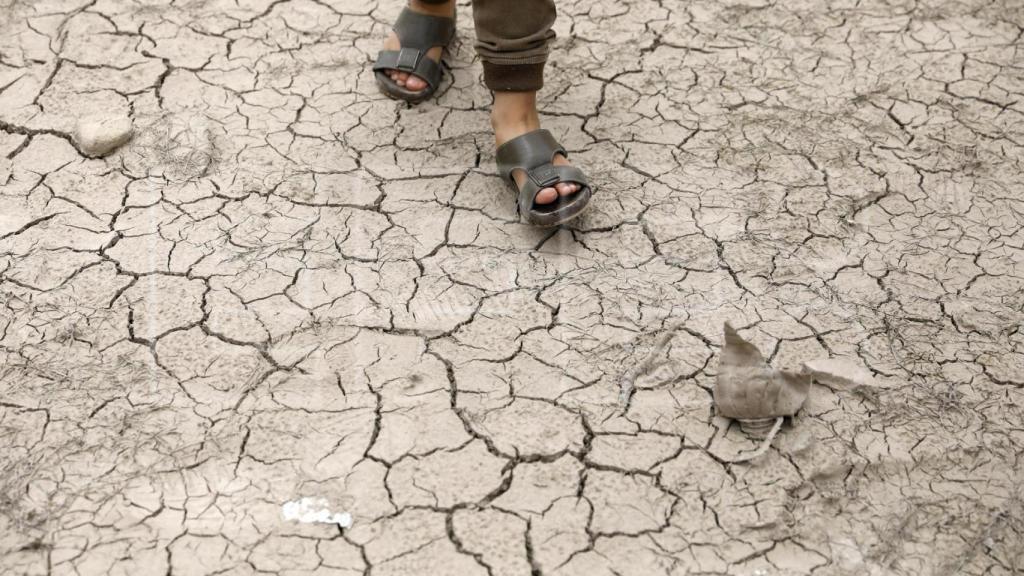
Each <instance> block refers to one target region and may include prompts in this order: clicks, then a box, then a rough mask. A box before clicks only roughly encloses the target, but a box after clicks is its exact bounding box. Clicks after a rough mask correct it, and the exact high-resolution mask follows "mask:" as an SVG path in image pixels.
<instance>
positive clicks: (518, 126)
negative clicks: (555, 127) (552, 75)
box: [491, 92, 540, 142]
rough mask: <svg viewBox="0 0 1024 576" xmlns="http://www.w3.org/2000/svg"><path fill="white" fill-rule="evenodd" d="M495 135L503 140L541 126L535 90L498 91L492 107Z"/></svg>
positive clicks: (500, 140)
mask: <svg viewBox="0 0 1024 576" xmlns="http://www.w3.org/2000/svg"><path fill="white" fill-rule="evenodd" d="M491 127H492V128H494V136H495V138H496V139H497V140H498V141H499V142H503V141H505V140H508V139H510V138H513V137H515V136H518V135H520V134H523V133H525V132H529V131H531V130H536V129H537V128H540V116H539V115H538V114H537V102H536V93H535V92H498V93H496V94H495V95H494V107H493V108H492V109H491Z"/></svg>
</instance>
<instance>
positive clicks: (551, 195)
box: [534, 188, 558, 204]
mask: <svg viewBox="0 0 1024 576" xmlns="http://www.w3.org/2000/svg"><path fill="white" fill-rule="evenodd" d="M556 198H558V192H557V191H556V190H555V189H554V188H542V189H541V191H540V192H537V196H535V197H534V200H536V202H537V204H551V203H552V202H554V201H555V199H556Z"/></svg>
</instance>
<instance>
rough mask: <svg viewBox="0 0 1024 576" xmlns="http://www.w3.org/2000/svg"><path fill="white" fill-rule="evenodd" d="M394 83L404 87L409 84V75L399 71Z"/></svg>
mask: <svg viewBox="0 0 1024 576" xmlns="http://www.w3.org/2000/svg"><path fill="white" fill-rule="evenodd" d="M395 82H397V83H398V85H399V86H405V85H406V84H408V83H409V73H408V72H401V71H399V72H398V79H397V80H396V81H395Z"/></svg>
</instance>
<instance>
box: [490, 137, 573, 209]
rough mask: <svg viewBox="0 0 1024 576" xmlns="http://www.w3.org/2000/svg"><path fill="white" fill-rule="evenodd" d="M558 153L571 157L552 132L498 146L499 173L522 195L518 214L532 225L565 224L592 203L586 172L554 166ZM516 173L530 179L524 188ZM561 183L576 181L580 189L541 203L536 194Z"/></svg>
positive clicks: (496, 156) (496, 158)
mask: <svg viewBox="0 0 1024 576" xmlns="http://www.w3.org/2000/svg"><path fill="white" fill-rule="evenodd" d="M555 154H561V155H562V156H564V157H566V158H568V157H569V155H568V154H567V153H566V151H565V148H563V147H562V145H561V144H559V143H558V141H557V140H555V137H554V136H552V135H551V132H548V131H547V130H543V129H541V130H534V131H533V132H527V133H526V134H523V135H522V136H518V137H516V138H513V139H511V140H509V141H508V142H505V143H504V144H502V145H501V146H499V147H498V151H497V152H496V153H495V160H496V161H497V164H498V173H499V174H501V177H502V178H503V179H504V180H505V181H506V182H507V183H508V184H509V185H510V186H511V187H512V189H513V190H515V191H517V192H518V193H519V214H520V215H521V216H522V217H523V218H525V219H526V221H527V222H529V223H530V224H537V225H540V226H557V225H559V224H564V223H565V222H568V221H569V220H572V219H573V218H575V217H577V216H579V215H580V214H581V213H582V212H583V210H584V209H585V208H586V207H587V205H588V204H589V203H590V197H591V195H592V190H591V188H590V184H588V183H587V177H586V176H585V175H584V174H583V171H582V170H580V169H579V168H576V167H575V166H556V165H554V164H552V163H551V162H552V160H554V158H555ZM516 170H522V171H523V172H525V173H526V176H527V178H526V181H525V182H524V183H523V187H522V189H520V188H519V187H518V186H516V181H515V179H514V178H513V177H512V175H513V173H514V172H515V171H516ZM559 182H575V183H577V184H579V185H580V189H579V190H578V191H576V192H575V193H573V194H569V195H567V196H562V195H559V196H558V199H557V200H555V201H554V202H551V203H550V204H538V203H537V200H536V198H537V192H540V191H541V189H543V188H550V187H552V186H554V185H555V184H558V183H559Z"/></svg>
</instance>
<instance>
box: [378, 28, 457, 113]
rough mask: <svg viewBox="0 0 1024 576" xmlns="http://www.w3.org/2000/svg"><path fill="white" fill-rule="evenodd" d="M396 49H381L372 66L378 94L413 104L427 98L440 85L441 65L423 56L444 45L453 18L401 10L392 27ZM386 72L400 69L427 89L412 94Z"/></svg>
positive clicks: (451, 31)
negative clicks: (378, 88)
mask: <svg viewBox="0 0 1024 576" xmlns="http://www.w3.org/2000/svg"><path fill="white" fill-rule="evenodd" d="M393 29H394V31H395V34H396V35H397V36H398V41H399V42H400V43H401V44H402V48H401V49H400V50H381V51H380V53H379V54H378V55H377V61H376V62H375V63H374V64H373V73H374V76H376V77H377V84H378V85H379V86H380V89H381V91H382V92H384V93H385V94H387V95H388V96H391V97H392V98H398V99H400V100H405V101H407V102H411V103H413V104H415V103H417V102H422V101H423V100H426V99H427V98H430V96H432V95H433V94H434V92H436V91H437V88H438V86H440V85H441V63H440V62H435V61H434V60H433V59H431V58H430V57H428V56H427V50H430V49H431V48H433V47H434V46H445V47H447V46H448V44H449V43H450V42H451V41H452V38H454V37H455V18H445V17H443V16H432V15H430V14H422V13H420V12H413V11H412V10H410V9H409V8H403V9H402V13H401V14H399V15H398V20H397V21H395V25H394V27H393ZM388 70H401V71H402V72H408V73H409V74H415V75H416V76H419V77H420V78H422V79H423V80H424V81H425V82H426V83H427V87H426V88H424V89H423V90H419V91H417V92H413V91H411V90H408V89H406V88H405V87H403V86H399V85H398V84H396V83H395V81H394V80H392V79H391V77H390V76H388V74H387V71H388Z"/></svg>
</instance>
